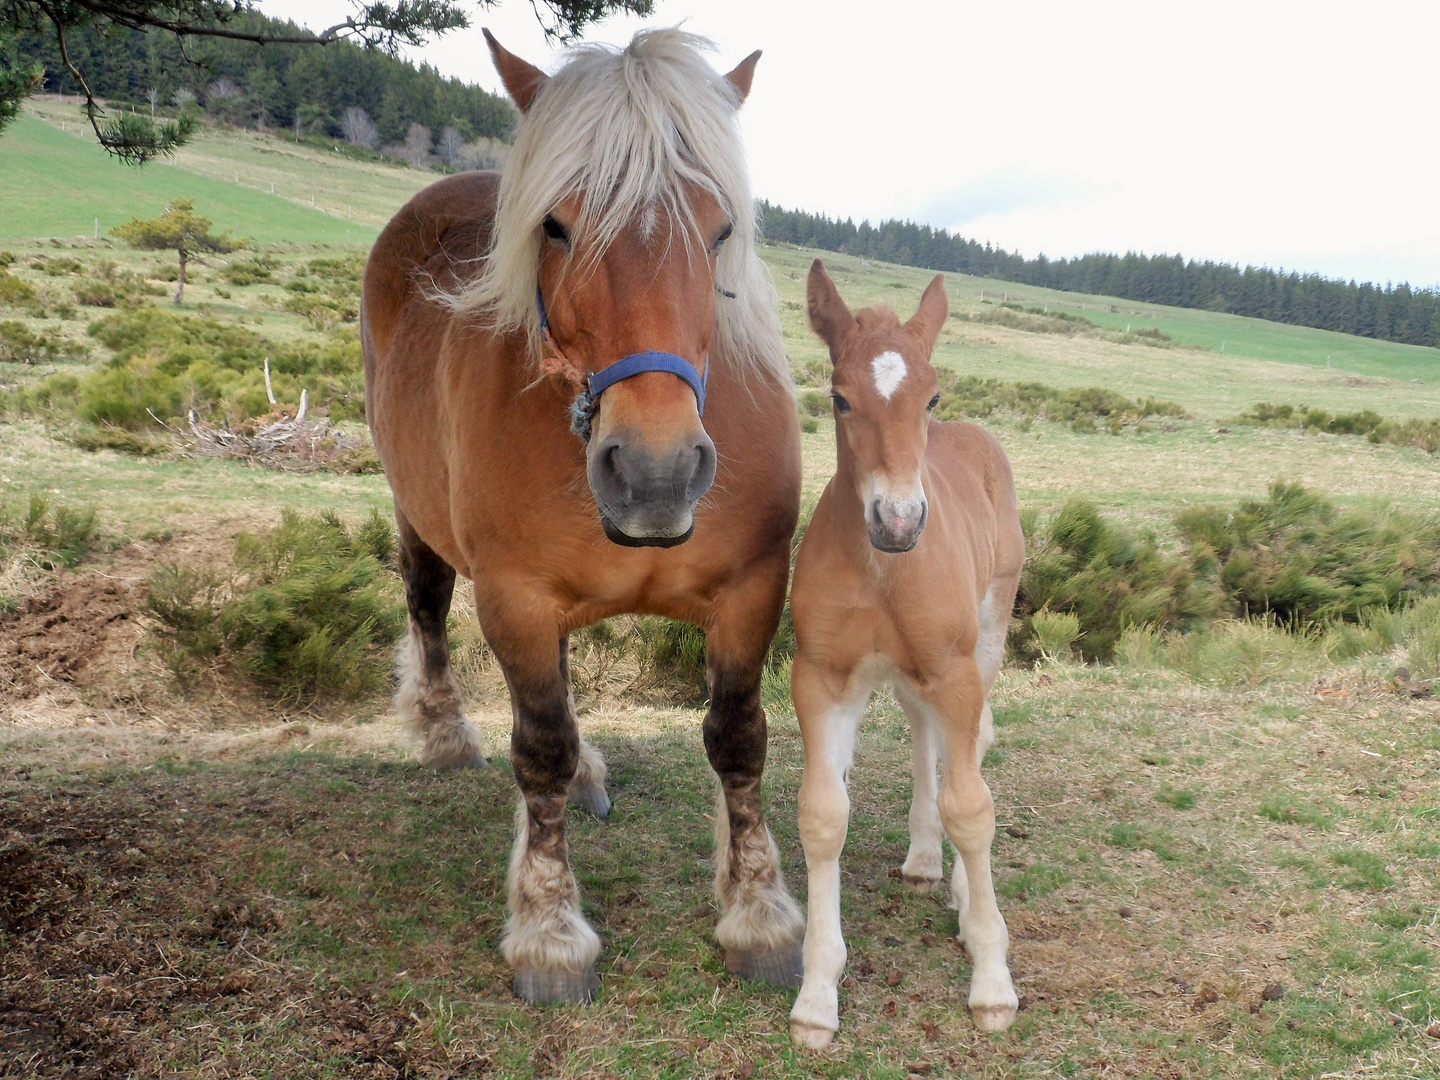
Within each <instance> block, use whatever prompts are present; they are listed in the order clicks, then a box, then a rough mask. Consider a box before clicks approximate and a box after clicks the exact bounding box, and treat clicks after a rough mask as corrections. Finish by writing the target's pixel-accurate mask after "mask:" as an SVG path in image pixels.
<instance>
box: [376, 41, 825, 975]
mask: <svg viewBox="0 0 1440 1080" xmlns="http://www.w3.org/2000/svg"><path fill="white" fill-rule="evenodd" d="M486 37H487V39H488V40H489V42H490V50H491V54H492V56H493V58H494V61H495V64H496V67H497V68H498V70H499V72H500V75H501V78H502V79H503V81H504V83H505V86H506V89H507V90H508V91H509V93H510V96H511V97H512V98H513V99H514V101H515V104H516V105H517V106H518V108H519V110H520V119H519V123H518V126H517V130H516V137H515V145H514V148H513V150H512V152H511V156H510V159H509V162H508V163H507V165H506V167H505V170H504V172H503V174H500V175H497V174H496V173H491V172H476V173H466V174H462V175H460V176H454V177H450V178H448V179H446V180H442V181H440V182H439V183H436V184H434V185H432V186H430V187H429V188H426V189H425V190H424V191H422V192H420V194H418V195H416V196H415V198H413V199H412V200H411V201H410V202H409V203H408V204H407V205H406V206H405V207H404V208H403V209H402V210H401V211H400V212H399V213H398V214H397V215H396V216H395V218H394V219H393V220H392V221H391V222H390V223H389V225H387V226H386V228H385V231H384V232H383V233H382V234H381V236H380V239H379V240H378V241H377V242H376V244H375V248H374V250H373V251H372V252H371V255H370V261H369V264H368V265H367V267H366V271H365V287H364V298H363V302H362V305H361V306H362V312H361V335H362V340H363V343H364V350H365V377H366V404H367V408H368V412H369V418H370V426H371V430H372V432H373V433H374V438H375V446H376V449H377V450H378V451H379V454H380V458H381V461H383V462H384V465H385V474H386V477H387V478H388V479H389V481H390V486H391V489H392V491H393V492H394V496H395V515H396V520H397V522H398V523H399V532H400V570H401V574H402V576H403V578H404V582H405V595H406V601H407V603H408V605H409V610H410V637H409V639H408V641H407V643H406V648H405V650H404V651H403V653H402V662H401V687H400V691H399V695H398V697H397V703H398V705H399V709H400V712H401V714H402V717H403V720H404V722H405V724H406V727H407V729H408V731H409V732H410V733H411V734H412V735H413V736H414V737H416V738H417V739H418V740H420V741H421V742H422V744H423V746H422V749H421V752H420V757H421V761H422V762H425V763H427V764H430V765H433V766H436V767H453V766H463V765H480V764H484V761H485V759H484V757H483V756H482V752H481V745H480V739H479V735H478V733H477V732H476V730H475V728H474V727H473V726H472V725H471V724H470V722H469V721H468V720H467V719H466V718H465V717H464V715H463V714H462V712H461V708H460V695H459V692H458V690H457V688H456V685H455V682H454V680H453V678H452V676H451V674H450V662H449V651H448V644H447V640H446V633H445V622H446V616H447V614H448V612H449V608H450V600H451V593H452V591H453V589H454V583H455V575H456V573H457V572H459V573H461V574H464V575H465V576H467V577H469V578H470V579H472V580H473V581H474V583H475V603H476V608H477V612H478V615H479V619H480V625H481V627H482V629H483V630H484V633H485V638H486V640H487V641H488V642H489V644H490V647H491V648H492V649H493V650H494V652H495V655H496V657H497V658H498V660H499V662H500V666H501V668H502V669H503V671H504V673H505V680H506V683H507V685H508V687H509V690H510V701H511V711H512V714H513V727H512V731H511V739H510V757H511V762H512V764H513V766H514V770H515V778H516V781H517V782H518V784H519V788H520V793H521V799H520V805H519V807H518V808H517V813H516V836H515V847H514V850H513V852H512V853H511V857H510V873H509V906H510V918H509V922H508V924H507V926H506V930H505V937H504V943H503V949H504V953H505V958H506V960H507V961H508V962H509V963H510V965H511V966H512V967H513V968H514V969H515V992H516V993H517V994H518V995H520V996H522V997H525V998H527V999H529V1000H532V1001H555V1000H559V1001H584V1000H588V999H589V997H590V996H591V995H592V994H593V992H594V990H595V988H596V987H597V985H598V979H597V977H596V975H595V958H596V956H597V955H598V954H599V951H600V942H599V939H598V938H597V937H596V935H595V932H594V931H593V930H592V929H591V928H590V926H589V925H588V924H587V923H586V922H585V919H584V917H583V916H582V915H581V913H580V905H579V897H578V893H577V889H576V885H575V879H574V877H573V875H572V874H571V872H570V867H569V862H568V854H567V847H566V843H565V803H566V799H567V794H568V795H569V796H570V797H571V798H572V799H574V800H575V801H577V802H578V803H580V804H581V805H582V806H584V807H586V808H587V809H590V810H592V811H593V812H596V813H599V814H601V815H602V816H603V815H604V814H605V813H607V812H608V810H609V800H608V798H607V796H606V794H605V790H604V773H605V767H604V762H603V760H602V759H601V758H600V756H599V754H598V753H596V752H595V751H594V750H593V749H592V748H591V747H589V746H588V745H587V744H585V743H582V742H581V740H580V737H579V731H578V727H577V724H576V716H575V704H574V697H573V695H572V693H571V689H570V678H569V666H568V645H567V640H568V637H567V636H568V635H569V634H570V633H571V632H573V631H575V630H577V629H579V628H581V627H583V626H587V625H589V624H591V623H594V622H596V621H598V620H600V619H604V618H606V617H608V616H611V615H615V614H619V613H622V612H633V613H644V614H657V615H664V616H668V617H670V618H673V619H683V620H686V621H688V622H691V623H695V624H697V625H699V626H700V627H702V628H703V629H704V630H705V635H706V639H705V640H706V666H707V675H708V679H709V685H710V707H709V711H708V713H707V714H706V717H705V721H704V737H705V750H706V754H707V755H708V757H709V760H710V764H711V765H712V766H713V768H714V769H715V771H716V773H717V774H719V778H720V788H721V804H720V809H719V811H718V812H717V814H716V890H717V893H718V895H719V898H720V903H721V907H722V909H723V915H722V917H721V919H720V923H719V925H718V927H717V929H716V937H717V938H718V939H719V941H720V944H721V945H722V946H723V947H724V948H725V952H726V964H727V967H729V968H730V970H732V971H735V972H737V973H739V974H741V975H743V976H746V977H749V978H757V979H765V980H769V981H777V982H783V983H788V984H792V985H793V984H797V980H798V976H799V963H800V959H799V941H800V937H801V935H802V933H803V920H802V917H801V915H800V912H799V908H798V907H797V906H796V904H795V902H794V900H792V899H791V897H790V895H789V893H788V892H787V891H786V888H785V883H784V879H783V877H782V875H781V872H780V866H779V862H778V858H777V853H776V850H775V844H774V842H773V840H772V839H771V837H770V833H769V830H768V828H767V827H766V825H765V822H764V817H763V812H762V807H761V799H760V775H761V770H762V769H763V767H764V764H765V744H766V730H765V713H764V711H763V710H762V708H761V705H760V675H761V669H762V666H763V664H764V661H765V654H766V650H767V648H768V646H769V642H770V639H771V637H772V636H773V635H774V633H775V628H776V626H777V624H778V622H779V617H780V610H781V607H782V605H783V602H784V596H785V579H786V573H787V569H788V562H789V550H790V538H791V536H792V534H793V533H794V530H795V523H796V518H797V516H798V511H799V494H800V452H799V428H798V419H797V415H796V410H795V407H794V402H793V389H792V387H791V384H790V380H789V375H788V370H787V367H786V362H785V357H784V352H783V349H782V347H781V342H780V328H779V323H778V318H777V315H776V311H775V307H776V304H775V295H774V289H773V287H772V286H771V285H770V282H769V278H768V277H767V275H766V273H765V270H764V268H763V266H762V265H761V264H760V262H759V259H758V258H757V256H756V254H755V250H754V240H755V217H754V205H753V201H752V198H751V195H750V190H749V180H748V177H747V174H746V170H745V165H744V158H743V154H742V149H741V144H740V140H739V134H738V128H737V110H738V109H739V107H740V104H741V103H742V102H743V101H744V99H745V97H746V95H747V94H748V92H749V88H750V82H751V78H752V76H753V73H754V69H755V62H756V61H757V60H758V58H759V55H760V54H759V53H758V52H757V53H754V54H753V55H751V56H750V57H749V58H748V59H746V60H745V61H744V62H743V63H741V64H740V65H739V66H738V67H737V68H735V70H734V71H731V72H730V73H729V74H728V75H725V76H723V77H722V76H720V75H718V74H717V73H716V72H715V71H714V70H713V69H712V68H711V67H710V65H709V64H708V63H706V62H705V60H704V59H703V58H702V56H701V55H700V52H699V50H700V48H701V47H703V46H704V45H706V44H707V43H705V42H704V41H703V40H702V39H699V38H696V37H693V36H691V35H688V34H685V33H682V32H680V31H677V30H654V31H647V32H643V33H641V34H638V35H637V36H636V37H635V39H634V41H633V42H631V44H630V45H629V47H627V48H626V49H624V50H623V51H616V50H613V49H608V48H603V47H599V46H590V47H585V48H581V49H577V50H576V51H575V52H573V53H572V54H571V56H570V59H569V60H568V61H567V62H566V63H565V64H564V66H563V67H562V68H561V69H560V70H559V71H558V72H556V73H555V74H553V75H550V76H547V75H545V74H544V73H543V72H541V71H540V70H539V69H537V68H535V67H533V66H532V65H530V64H528V63H526V62H525V61H523V60H521V59H519V58H518V57H516V56H514V55H512V54H511V53H509V52H507V51H506V50H505V49H504V48H502V47H501V46H500V45H499V43H498V42H496V41H495V39H494V38H493V37H491V36H490V35H489V32H488V31H487V32H486ZM587 481H588V489H589V490H586V489H587Z"/></svg>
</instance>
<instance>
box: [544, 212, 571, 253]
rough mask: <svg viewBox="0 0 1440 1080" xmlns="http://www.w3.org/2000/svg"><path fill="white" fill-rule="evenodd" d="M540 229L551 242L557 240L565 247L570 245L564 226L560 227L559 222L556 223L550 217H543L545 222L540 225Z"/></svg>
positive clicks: (568, 235)
mask: <svg viewBox="0 0 1440 1080" xmlns="http://www.w3.org/2000/svg"><path fill="white" fill-rule="evenodd" d="M540 227H541V228H542V229H544V230H545V235H546V236H548V237H549V238H550V239H551V240H558V241H559V242H560V243H562V244H564V245H566V246H567V247H568V246H569V245H570V233H569V231H568V230H566V228H565V226H564V225H561V224H560V222H558V221H556V220H555V219H554V217H552V216H551V215H549V214H546V215H545V220H544V221H542V222H541V223H540Z"/></svg>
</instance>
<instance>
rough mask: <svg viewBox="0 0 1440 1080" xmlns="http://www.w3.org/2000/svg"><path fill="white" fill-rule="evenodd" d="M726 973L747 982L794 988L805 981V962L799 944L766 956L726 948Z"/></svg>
mask: <svg viewBox="0 0 1440 1080" xmlns="http://www.w3.org/2000/svg"><path fill="white" fill-rule="evenodd" d="M725 970H726V971H728V972H730V974H732V975H739V976H740V978H742V979H744V980H745V981H746V982H758V983H769V984H770V985H771V986H791V987H794V986H799V985H800V984H801V983H803V982H804V981H805V961H804V956H803V953H802V952H801V947H800V943H799V942H796V943H795V944H794V945H786V946H783V947H781V948H779V949H776V950H774V951H773V952H764V953H760V952H751V951H750V950H748V949H726V950H725Z"/></svg>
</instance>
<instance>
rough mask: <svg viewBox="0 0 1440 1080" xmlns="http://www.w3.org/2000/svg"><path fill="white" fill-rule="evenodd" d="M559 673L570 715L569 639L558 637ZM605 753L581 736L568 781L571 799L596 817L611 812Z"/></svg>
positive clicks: (572, 706) (572, 697) (572, 688)
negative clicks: (563, 683)
mask: <svg viewBox="0 0 1440 1080" xmlns="http://www.w3.org/2000/svg"><path fill="white" fill-rule="evenodd" d="M560 675H561V677H562V678H563V679H564V680H565V697H566V700H567V701H568V703H569V706H570V715H571V716H574V715H576V713H575V686H574V683H573V682H572V681H571V679H570V639H569V638H568V637H563V638H561V639H560ZM606 772H607V770H606V768H605V758H604V755H602V754H601V753H600V751H599V750H597V749H595V747H593V746H591V745H590V744H589V743H588V742H586V741H585V740H584V739H581V740H580V763H579V764H578V765H577V766H576V768H575V779H573V780H571V781H570V792H569V795H570V801H571V803H573V804H574V805H576V806H578V807H579V808H580V809H581V810H584V811H585V812H586V813H589V814H594V815H595V816H596V817H598V818H607V817H609V816H610V796H609V795H607V794H606V793H605V774H606Z"/></svg>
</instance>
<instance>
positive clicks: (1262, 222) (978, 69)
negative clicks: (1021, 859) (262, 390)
mask: <svg viewBox="0 0 1440 1080" xmlns="http://www.w3.org/2000/svg"><path fill="white" fill-rule="evenodd" d="M262 9H263V10H264V11H266V12H267V13H269V14H273V15H277V16H281V17H289V18H293V19H295V20H296V21H297V22H301V23H305V24H308V25H310V26H311V27H312V28H320V27H321V26H324V25H328V24H329V23H330V22H333V21H338V20H339V18H341V17H343V15H344V14H346V13H348V12H349V11H350V10H351V7H350V5H349V4H347V3H346V2H345V0H263V2H262ZM473 21H474V23H475V28H474V29H472V30H468V31H462V32H458V33H455V34H451V35H448V36H446V37H445V38H442V39H441V40H440V41H438V42H436V43H434V44H431V45H429V46H427V47H425V48H423V49H419V50H414V51H413V52H412V53H411V54H410V55H411V58H412V59H416V60H425V61H428V62H430V63H431V64H433V65H435V66H436V67H438V68H439V69H440V70H441V71H442V72H444V73H445V74H447V75H456V76H459V77H460V78H462V79H464V80H466V81H467V82H478V83H480V84H481V85H482V86H485V87H487V88H489V89H491V90H497V91H499V90H500V89H501V88H500V85H499V80H498V79H497V77H496V76H495V74H494V70H493V69H492V67H491V65H490V60H489V56H488V53H487V51H486V48H485V41H484V38H482V37H481V35H480V31H479V27H480V26H481V25H486V26H489V27H490V28H491V30H492V31H493V32H494V33H495V35H496V36H497V37H498V38H499V39H500V41H501V43H502V44H504V45H505V46H506V48H508V49H510V50H511V51H512V52H515V53H517V54H519V55H521V56H523V57H525V58H526V59H528V60H530V61H531V62H532V63H535V64H538V65H539V66H540V67H542V68H547V69H548V68H553V67H554V66H556V65H557V61H558V56H557V54H556V53H555V52H554V50H553V49H552V48H551V47H550V46H548V45H547V44H546V42H545V40H544V37H543V36H542V34H541V32H540V30H539V27H538V24H537V23H536V21H535V17H534V15H533V14H532V12H531V8H530V4H529V3H527V2H525V0H501V3H500V6H499V7H498V8H496V9H494V10H492V11H489V12H483V11H477V12H476V13H475V14H474V16H473ZM645 22H648V23H649V24H651V25H675V24H677V23H681V22H683V23H684V24H685V26H686V28H687V29H690V30H693V31H695V32H697V33H701V34H705V35H706V36H708V37H710V38H712V39H713V40H714V41H715V42H716V43H717V44H718V46H719V52H718V53H717V55H716V56H715V57H714V58H712V62H713V63H714V64H715V66H716V67H717V68H719V69H720V70H722V71H723V70H727V69H728V68H729V67H731V66H733V65H734V64H735V63H737V62H738V61H739V60H741V59H743V58H744V56H745V55H746V54H748V53H749V52H750V51H751V50H752V49H756V48H759V49H763V50H764V51H765V56H764V58H763V59H762V60H761V62H760V67H759V69H758V71H757V73H756V77H755V86H754V90H753V92H752V94H751V97H750V100H749V102H747V104H746V106H745V110H744V115H743V123H744V129H745V134H746V142H747V146H748V150H749V155H750V168H751V173H752V175H753V177H754V186H755V192H756V194H757V195H759V196H762V197H764V198H768V199H770V200H771V201H772V202H777V203H779V204H781V205H783V206H787V207H797V208H802V209H805V210H811V211H817V212H822V213H827V214H830V215H831V216H838V217H842V218H843V217H853V218H854V219H855V220H856V221H857V222H858V221H859V220H860V219H861V218H869V219H870V220H871V221H872V222H874V221H879V220H880V219H881V218H885V217H908V218H911V219H913V220H916V221H921V222H928V223H930V224H932V225H935V226H941V227H945V228H949V229H952V230H958V231H959V232H960V233H962V234H963V235H965V236H968V237H973V238H975V239H977V240H980V241H986V240H988V241H991V242H993V243H995V244H998V245H1000V246H1002V247H1005V248H1007V249H1011V250H1016V249H1018V250H1019V251H1021V252H1022V253H1023V254H1025V255H1027V256H1033V255H1035V254H1037V253H1039V252H1042V251H1043V252H1044V253H1045V254H1046V255H1049V256H1051V257H1057V256H1065V255H1078V254H1083V253H1084V252H1087V251H1097V250H1098V251H1117V252H1123V251H1126V250H1131V249H1133V250H1138V251H1144V252H1146V253H1156V252H1167V253H1171V254H1173V253H1175V252H1180V253H1183V254H1184V255H1185V256H1187V257H1191V258H1211V259H1217V260H1223V261H1226V262H1237V263H1240V264H1242V265H1243V264H1245V263H1247V262H1250V263H1256V264H1266V265H1269V266H1272V267H1281V266H1283V267H1285V268H1286V269H1298V270H1302V271H1317V272H1320V273H1323V274H1326V275H1330V276H1335V277H1347V278H1348V277H1353V278H1356V279H1360V280H1373V281H1379V282H1385V281H1395V282H1399V281H1402V280H1409V281H1410V282H1411V283H1412V284H1417V285H1437V284H1440V200H1437V198H1436V196H1437V194H1440V123H1437V118H1436V107H1437V105H1440V82H1437V79H1436V75H1437V73H1440V51H1437V43H1440V4H1436V3H1434V2H1433V0H1389V2H1387V0H1373V2H1371V3H1356V2H1354V0H1351V2H1348V3H1344V4H1340V3H1333V2H1331V0H1309V2H1288V0H1287V2H1281V0H1248V2H1234V0H1206V2H1205V3H1203V4H1202V3H1198V2H1194V0H1191V2H1187V3H1165V2H1161V3H1157V2H1155V0H1145V2H1126V0H1093V2H1091V3H1089V4H1077V3H1074V2H1073V0H1070V2H1064V3H1052V2H1049V0H1028V2H1026V3H1024V4H997V3H993V0H992V2H989V3H986V4H977V3H971V2H945V0H869V2H867V3H854V2H850V0H829V2H824V3H819V2H805V3H801V2H795V0H789V2H787V0H656V4H655V14H654V16H653V17H652V18H651V19H649V20H645ZM641 25H643V23H642V21H641V20H637V19H633V18H617V19H611V20H609V21H607V22H606V23H604V24H601V25H600V26H599V27H597V28H594V29H592V31H591V32H590V34H589V37H590V39H592V40H602V41H609V42H614V43H619V44H623V43H624V42H626V41H628V40H629V38H630V35H631V34H633V33H634V31H635V30H636V29H637V28H638V27H639V26H641Z"/></svg>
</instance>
